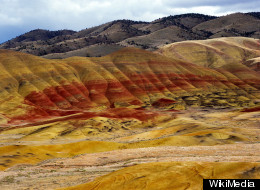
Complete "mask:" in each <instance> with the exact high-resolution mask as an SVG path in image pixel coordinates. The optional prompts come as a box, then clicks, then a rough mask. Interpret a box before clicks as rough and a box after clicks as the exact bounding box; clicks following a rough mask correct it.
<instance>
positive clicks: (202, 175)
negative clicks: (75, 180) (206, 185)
mask: <svg viewBox="0 0 260 190" xmlns="http://www.w3.org/2000/svg"><path fill="white" fill-rule="evenodd" d="M259 177H260V163H225V162H224V163H223V162H222V163H210V162H209V163H207V162H164V163H160V162H157V163H148V164H140V165H137V166H131V167H127V168H124V169H121V170H118V171H116V172H112V173H110V174H108V175H105V176H102V177H99V178H97V179H96V180H94V181H93V182H90V183H86V184H82V185H78V186H75V187H70V188H65V189H67V190H73V189H77V190H80V189H82V190H83V189H84V190H88V189H91V190H102V189H104V190H110V189H111V190H115V189H121V190H136V189H144V190H145V189H147V190H157V189H160V190H169V189H194V190H197V189H202V184H203V179H215V178H219V179H223V178H224V179H228V178H231V179H232V178H239V179H241V178H242V179H243V178H259Z"/></svg>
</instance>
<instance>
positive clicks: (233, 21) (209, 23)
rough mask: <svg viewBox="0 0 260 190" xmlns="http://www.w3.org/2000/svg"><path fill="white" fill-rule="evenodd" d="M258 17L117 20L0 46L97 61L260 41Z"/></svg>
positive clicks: (28, 35)
mask: <svg viewBox="0 0 260 190" xmlns="http://www.w3.org/2000/svg"><path fill="white" fill-rule="evenodd" d="M259 25H260V13H259V12H252V13H234V14H230V15H226V16H221V17H215V16H208V15H203V14H194V13H191V14H182V15H175V16H168V17H164V18H160V19H157V20H155V21H152V22H142V21H138V22H137V21H131V20H116V21H112V22H108V23H105V24H102V25H99V26H96V27H92V28H88V29H84V30H81V31H79V32H75V31H71V30H60V31H47V30H40V29H37V30H33V31H30V32H28V33H26V34H23V35H21V36H18V37H16V38H14V39H11V40H9V41H7V42H5V43H3V44H1V45H0V48H1V49H11V50H15V51H21V52H25V53H30V54H34V55H38V56H43V57H45V58H66V57H71V56H75V55H77V56H82V57H93V56H95V57H99V56H103V55H107V54H109V53H112V52H114V51H117V50H119V49H121V48H123V47H138V48H142V49H146V50H151V51H154V50H157V49H158V48H160V47H162V46H164V45H166V44H170V43H173V42H179V41H185V40H204V39H209V38H218V37H231V36H242V37H251V38H260V27H259Z"/></svg>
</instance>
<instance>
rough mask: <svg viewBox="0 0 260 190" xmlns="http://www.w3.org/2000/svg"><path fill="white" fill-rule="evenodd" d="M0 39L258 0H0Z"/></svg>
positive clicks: (220, 11)
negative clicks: (32, 32) (41, 30)
mask: <svg viewBox="0 0 260 190" xmlns="http://www.w3.org/2000/svg"><path fill="white" fill-rule="evenodd" d="M0 5H1V6H0V20H1V22H0V34H1V36H0V43H1V42H3V41H5V40H8V39H9V38H10V36H12V37H15V36H16V35H19V34H21V33H24V32H28V31H30V30H33V29H37V28H42V29H49V30H58V29H72V30H80V29H84V28H86V27H92V26H97V25H100V24H103V23H106V22H109V21H112V20H117V19H131V20H143V21H152V20H155V19H157V18H160V17H164V16H168V15H175V14H183V13H191V12H194V13H202V14H209V15H225V14H228V13H232V12H250V11H257V9H258V8H259V7H260V1H259V0H251V1H248V0H229V1H227V0H218V1H212V0H197V1H193V0H181V1H180V0H153V1H151V0H124V1H122V0H37V1H36V0H0Z"/></svg>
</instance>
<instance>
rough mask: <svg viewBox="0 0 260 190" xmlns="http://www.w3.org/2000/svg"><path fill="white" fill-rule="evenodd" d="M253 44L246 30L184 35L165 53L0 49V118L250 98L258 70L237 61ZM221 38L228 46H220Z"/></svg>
mask: <svg viewBox="0 0 260 190" xmlns="http://www.w3.org/2000/svg"><path fill="white" fill-rule="evenodd" d="M238 43H240V44H244V46H242V45H238ZM258 44H259V41H258V40H254V39H248V38H228V39H218V40H206V41H198V42H197V41H196V42H182V43H177V44H170V45H168V46H165V47H164V48H163V49H162V50H161V54H163V55H166V56H168V57H170V58H167V57H164V56H162V55H159V54H156V53H152V52H149V51H145V50H141V49H136V48H124V49H121V50H119V51H117V52H115V53H112V54H109V55H107V56H104V57H100V58H83V57H71V58H67V59H63V60H48V59H44V58H40V57H36V56H33V55H29V54H24V53H20V52H13V51H10V50H1V52H0V63H1V64H0V66H1V71H2V74H1V83H0V84H1V89H2V90H1V94H0V97H1V107H0V110H1V118H2V119H1V123H2V124H8V123H10V122H11V123H12V122H14V123H15V122H16V121H19V122H22V121H23V122H29V121H26V120H31V122H33V121H34V120H37V119H40V118H44V117H47V118H49V117H54V116H65V115H70V114H72V113H73V114H75V113H82V112H84V111H83V110H85V109H89V110H92V109H93V110H96V109H100V110H102V109H104V108H122V107H123V108H125V107H129V108H138V107H139V108H141V107H143V108H145V107H150V106H154V107H162V108H176V109H184V108H185V107H186V106H190V105H197V106H210V107H214V106H224V107H236V106H243V105H253V102H252V101H251V100H253V99H255V98H258V97H259V88H260V86H259V84H260V83H259V81H260V78H259V74H258V73H257V72H256V71H254V70H252V69H250V68H249V67H247V66H246V65H244V64H242V62H243V61H244V60H248V59H252V58H254V57H258V56H259V55H260V52H259V50H258V49H257V48H258ZM223 45H224V46H225V47H226V48H225V49H223V50H222V51H220V50H218V49H217V48H220V47H223ZM229 45H230V46H229ZM197 46H198V47H197ZM202 47H204V50H205V52H203V51H202ZM185 48H188V49H189V51H190V52H191V53H190V54H191V55H192V56H188V55H187V54H185V53H186V52H189V51H186V50H185ZM196 48H197V49H199V55H197V52H196ZM229 48H230V49H229ZM243 48H244V49H243ZM193 49H194V50H193ZM245 50H246V51H247V52H246V53H245ZM171 53H172V54H171ZM171 55H174V56H171ZM204 55H206V59H204V57H205V56H204ZM209 55H212V57H208V56H209ZM214 56H215V57H214ZM183 57H185V59H184V58H183ZM197 58H199V59H197ZM211 60H220V61H219V62H218V61H215V62H214V63H211ZM203 61H205V63H203ZM205 66H208V67H205ZM236 99H237V100H236ZM235 100H236V101H235ZM22 118H23V119H22ZM21 119H22V120H21Z"/></svg>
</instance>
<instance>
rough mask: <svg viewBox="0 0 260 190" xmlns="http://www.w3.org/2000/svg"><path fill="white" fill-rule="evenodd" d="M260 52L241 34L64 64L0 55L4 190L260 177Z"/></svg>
mask: <svg viewBox="0 0 260 190" xmlns="http://www.w3.org/2000/svg"><path fill="white" fill-rule="evenodd" d="M135 24H137V25H138V24H140V25H144V24H146V23H135ZM106 26H107V25H104V26H102V27H106ZM192 26H193V25H191V24H187V25H186V27H192ZM139 27H141V26H139ZM96 29H97V28H96ZM97 30H98V29H97ZM101 30H102V29H101ZM166 30H168V29H166ZM75 34H76V33H75ZM82 35H85V34H83V33H82ZM149 35H150V34H149ZM114 37H115V38H117V36H114ZM57 38H58V37H57ZM93 46H95V45H93ZM93 46H92V47H93ZM110 47H115V46H113V45H112V44H111V46H110ZM115 50H116V47H115ZM259 50H260V49H259V39H254V38H245V37H227V38H218V39H210V40H199V41H185V42H177V43H172V44H168V45H166V46H164V47H161V48H159V49H158V50H157V51H155V52H151V51H147V50H143V49H140V48H135V47H126V48H120V49H119V50H116V51H115V52H113V53H110V54H108V55H106V56H102V57H69V58H65V59H46V58H43V57H39V56H35V55H31V54H26V53H23V52H17V51H12V50H0V70H1V73H0V186H1V189H28V188H33V189H39V190H45V189H59V188H63V189H64V188H65V189H66V188H67V189H96V190H97V189H122V188H125V189H158V187H160V188H161V189H177V190H178V189H184V188H188V187H189V186H192V187H195V188H197V189H201V187H202V178H222V179H225V178H240V179H243V178H246V179H253V178H259V177H260V173H259V171H260V170H259V168H260V167H259V163H258V161H259V160H260V146H259V139H260V135H259V134H260V129H259V125H260V119H259V111H260V106H259V105H260V104H259V99H260V91H259V90H260V75H259V70H258V65H259V57H260V52H259ZM75 52H76V53H77V54H79V55H80V53H81V52H79V51H77V50H75ZM69 53H70V52H69ZM71 55H73V54H70V56H71ZM241 150H243V151H241ZM158 174H160V175H158ZM172 179H178V180H172ZM158 181H160V183H158ZM158 184H159V185H160V186H159V185H158Z"/></svg>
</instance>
